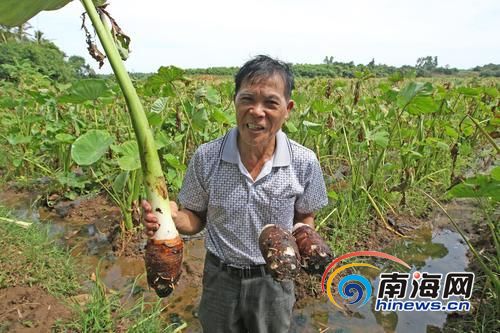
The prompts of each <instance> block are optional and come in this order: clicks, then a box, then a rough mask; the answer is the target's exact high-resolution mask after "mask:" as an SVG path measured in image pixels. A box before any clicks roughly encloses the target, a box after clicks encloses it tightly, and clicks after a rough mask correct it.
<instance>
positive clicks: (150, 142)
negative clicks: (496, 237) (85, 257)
mask: <svg viewBox="0 0 500 333" xmlns="http://www.w3.org/2000/svg"><path fill="white" fill-rule="evenodd" d="M81 2H82V4H83V6H84V7H85V10H86V12H87V14H88V15H89V18H90V20H91V21H92V25H93V26H94V28H95V30H96V32H97V36H98V37H99V40H100V42H101V44H102V46H103V48H104V50H105V52H106V55H107V57H108V59H109V62H110V64H111V67H112V69H113V72H114V74H115V76H116V79H117V81H118V84H119V85H120V88H121V90H122V92H123V95H124V97H125V101H126V103H127V107H128V110H129V113H130V118H131V120H132V126H133V127H134V132H135V135H136V138H137V143H138V146H139V152H140V157H141V166H142V170H143V175H144V184H145V188H146V194H147V197H148V200H149V202H150V203H151V206H152V207H153V212H154V214H155V215H156V216H157V218H158V221H159V224H160V228H159V229H158V231H157V232H156V234H155V236H154V238H155V239H158V240H163V239H175V238H177V237H178V235H179V234H178V232H177V229H176V228H175V225H174V223H173V221H172V217H171V213H170V205H169V200H168V192H167V186H166V184H165V178H164V176H163V172H162V170H161V164H160V159H159V157H158V152H157V150H156V147H155V142H154V138H153V135H152V133H151V131H150V129H149V123H148V120H147V118H146V114H145V113H144V109H143V107H142V104H141V102H140V100H139V96H138V95H137V92H136V90H135V88H134V86H133V84H132V81H131V79H130V77H129V75H128V73H127V70H126V69H125V66H124V64H123V62H122V60H121V57H120V55H119V53H118V51H117V49H116V47H115V45H114V42H113V39H112V36H111V33H110V32H109V31H108V29H107V28H106V27H105V25H104V23H103V22H102V20H101V18H100V17H99V14H98V13H97V10H96V8H95V6H94V4H93V2H92V0H81Z"/></svg>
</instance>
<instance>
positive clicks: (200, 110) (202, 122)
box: [191, 104, 208, 131]
mask: <svg viewBox="0 0 500 333" xmlns="http://www.w3.org/2000/svg"><path fill="white" fill-rule="evenodd" d="M191 121H192V124H193V129H194V130H196V131H202V130H203V129H204V128H205V126H206V125H207V122H208V115H207V111H206V110H205V108H204V107H203V104H202V105H201V107H196V108H195V109H194V110H193V115H192V119H191Z"/></svg>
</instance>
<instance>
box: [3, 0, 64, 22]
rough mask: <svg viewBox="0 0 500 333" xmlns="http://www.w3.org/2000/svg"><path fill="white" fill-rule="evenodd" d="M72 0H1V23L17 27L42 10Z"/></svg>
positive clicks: (54, 7)
mask: <svg viewBox="0 0 500 333" xmlns="http://www.w3.org/2000/svg"><path fill="white" fill-rule="evenodd" d="M70 1H71V0H21V1H19V0H2V1H0V24H1V25H6V26H8V27H17V26H20V25H21V24H23V23H25V22H27V21H28V20H29V19H30V18H32V17H33V16H35V15H36V14H38V13H39V12H41V11H42V10H55V9H59V8H61V7H64V6H65V5H66V4H68V3H69V2H70Z"/></svg>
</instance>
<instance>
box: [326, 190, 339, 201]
mask: <svg viewBox="0 0 500 333" xmlns="http://www.w3.org/2000/svg"><path fill="white" fill-rule="evenodd" d="M328 198H330V199H332V200H337V199H338V198H339V195H338V194H337V192H335V191H334V190H331V191H328Z"/></svg>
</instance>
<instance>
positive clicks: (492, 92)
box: [483, 87, 498, 98]
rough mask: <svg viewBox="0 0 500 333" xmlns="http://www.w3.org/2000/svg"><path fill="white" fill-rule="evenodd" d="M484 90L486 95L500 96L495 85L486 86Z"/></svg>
mask: <svg viewBox="0 0 500 333" xmlns="http://www.w3.org/2000/svg"><path fill="white" fill-rule="evenodd" d="M483 91H484V93H485V94H486V95H488V96H490V97H493V98H496V97H498V89H496V88H493V87H484V88H483Z"/></svg>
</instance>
